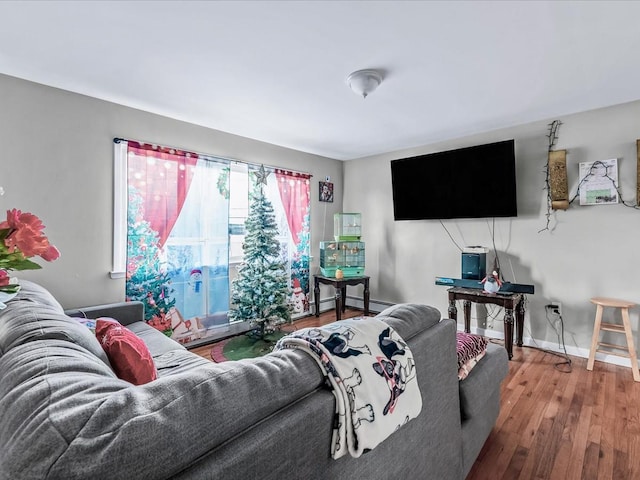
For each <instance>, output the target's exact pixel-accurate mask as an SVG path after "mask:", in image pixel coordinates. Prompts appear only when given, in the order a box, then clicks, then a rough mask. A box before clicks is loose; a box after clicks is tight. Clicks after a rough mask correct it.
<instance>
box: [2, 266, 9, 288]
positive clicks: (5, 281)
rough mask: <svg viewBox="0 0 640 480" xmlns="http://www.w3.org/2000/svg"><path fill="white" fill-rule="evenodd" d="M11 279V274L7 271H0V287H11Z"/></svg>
mask: <svg viewBox="0 0 640 480" xmlns="http://www.w3.org/2000/svg"><path fill="white" fill-rule="evenodd" d="M10 281H11V279H10V278H9V274H8V273H7V271H6V270H0V287H6V286H7V285H9V282H10Z"/></svg>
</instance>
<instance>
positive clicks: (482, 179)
mask: <svg viewBox="0 0 640 480" xmlns="http://www.w3.org/2000/svg"><path fill="white" fill-rule="evenodd" d="M391 184H392V190H393V214H394V218H395V220H435V219H445V218H491V217H515V216H517V215H518V205H517V200H516V162H515V141H514V140H505V141H502V142H497V143H490V144H486V145H477V146H474V147H468V148H460V149H457V150H449V151H446V152H438V153H430V154H427V155H420V156H418V157H411V158H403V159H399V160H392V161H391Z"/></svg>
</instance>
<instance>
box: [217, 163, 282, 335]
mask: <svg viewBox="0 0 640 480" xmlns="http://www.w3.org/2000/svg"><path fill="white" fill-rule="evenodd" d="M267 175H268V174H267V173H266V172H265V170H264V166H262V167H261V168H260V171H259V172H257V173H255V176H256V185H255V187H254V189H253V192H252V194H251V205H250V207H249V216H248V217H247V220H246V222H245V232H246V233H245V239H244V243H243V245H242V249H243V251H244V260H243V262H242V264H241V265H240V267H239V269H238V276H237V277H236V279H235V280H234V281H233V282H232V284H231V304H232V307H231V309H230V310H229V319H230V320H232V321H238V320H240V321H245V320H248V321H249V322H250V326H251V327H252V331H251V332H250V333H251V335H252V336H255V337H257V338H264V337H265V335H267V334H268V333H271V332H273V331H275V328H276V326H277V325H280V324H282V323H284V322H287V321H290V320H291V307H290V304H289V295H290V291H289V285H288V283H289V282H288V276H287V271H286V263H285V262H284V261H283V260H282V259H281V256H280V242H279V241H278V238H277V235H278V229H277V225H276V219H275V215H274V211H273V205H272V204H271V202H270V201H269V200H268V199H267V198H266V197H265V195H264V192H263V191H262V185H266V183H267V180H266V177H267Z"/></svg>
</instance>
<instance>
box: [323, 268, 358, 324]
mask: <svg viewBox="0 0 640 480" xmlns="http://www.w3.org/2000/svg"><path fill="white" fill-rule="evenodd" d="M321 283H324V284H325V285H333V287H334V288H335V292H336V320H341V319H342V312H344V310H345V308H346V303H347V286H349V285H360V284H362V285H364V314H365V315H369V277H366V276H362V277H350V278H340V279H338V278H331V277H323V276H321V275H316V276H315V277H314V288H313V296H314V298H315V303H316V317H318V316H320V284H321Z"/></svg>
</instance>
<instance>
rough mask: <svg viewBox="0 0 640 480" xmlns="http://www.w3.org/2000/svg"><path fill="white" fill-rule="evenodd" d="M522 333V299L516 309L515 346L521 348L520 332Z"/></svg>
mask: <svg viewBox="0 0 640 480" xmlns="http://www.w3.org/2000/svg"><path fill="white" fill-rule="evenodd" d="M523 331H524V299H522V300H520V303H518V306H517V307H516V345H518V346H519V347H521V346H522V332H523Z"/></svg>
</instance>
